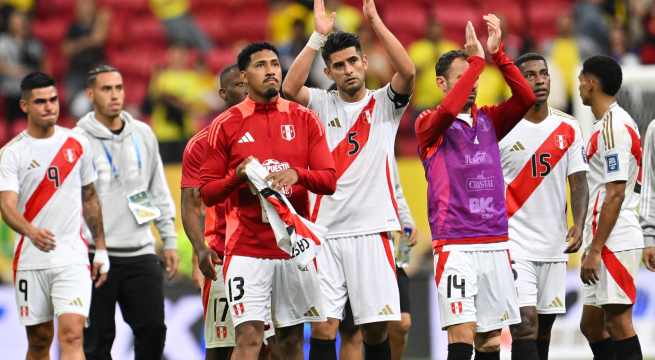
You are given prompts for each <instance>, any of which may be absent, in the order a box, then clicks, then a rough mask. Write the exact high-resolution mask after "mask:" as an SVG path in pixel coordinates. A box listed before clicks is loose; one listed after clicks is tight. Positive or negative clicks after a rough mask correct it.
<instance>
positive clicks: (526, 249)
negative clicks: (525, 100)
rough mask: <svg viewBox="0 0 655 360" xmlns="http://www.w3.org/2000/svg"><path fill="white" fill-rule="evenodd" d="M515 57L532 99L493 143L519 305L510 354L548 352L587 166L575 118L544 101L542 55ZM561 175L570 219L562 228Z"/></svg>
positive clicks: (583, 207) (584, 198) (577, 229)
mask: <svg viewBox="0 0 655 360" xmlns="http://www.w3.org/2000/svg"><path fill="white" fill-rule="evenodd" d="M514 63H515V64H516V66H517V67H518V68H519V69H520V70H521V74H522V75H523V77H525V79H526V80H527V81H528V83H529V84H530V86H531V87H532V91H533V92H534V94H535V96H536V97H537V101H536V103H535V105H533V106H532V108H531V109H530V110H529V111H528V112H527V113H526V114H525V117H524V118H523V120H521V121H520V122H519V123H518V124H517V125H516V126H515V127H514V128H513V129H512V131H510V132H509V133H508V134H507V135H505V137H504V138H503V139H502V140H501V142H500V143H499V147H500V154H501V161H502V166H503V175H504V178H505V189H506V190H505V197H506V200H507V212H508V219H509V239H510V242H509V244H510V251H511V255H512V260H513V261H514V266H513V268H514V274H515V276H516V281H517V287H518V295H519V306H520V311H521V323H520V324H516V325H512V326H510V330H511V332H512V359H516V360H518V359H525V360H533V359H534V360H539V359H541V360H547V359H548V347H549V344H550V332H551V329H552V327H553V323H554V322H555V317H556V314H563V313H565V312H566V307H565V304H564V300H565V297H566V281H565V280H566V261H567V253H571V252H576V251H577V250H578V249H579V248H580V246H581V245H582V229H583V226H584V221H585V216H586V213H587V204H588V203H589V192H588V189H587V177H586V172H587V171H588V170H589V167H588V166H587V157H586V156H587V155H586V153H585V151H584V143H583V139H582V132H581V131H580V126H579V125H578V123H577V121H576V120H575V119H574V118H572V117H571V116H569V115H567V114H565V113H563V112H561V111H558V110H556V109H553V108H551V107H549V106H548V96H549V94H550V75H549V72H548V64H547V62H546V59H545V58H544V57H543V56H541V55H539V54H536V53H527V54H524V55H522V56H520V57H519V58H518V59H516V60H515V61H514ZM567 180H568V181H569V183H570V184H571V207H572V209H573V219H574V224H573V227H571V229H570V230H568V232H567V223H566V181H567ZM567 239H568V240H570V244H569V246H567V243H566V241H567Z"/></svg>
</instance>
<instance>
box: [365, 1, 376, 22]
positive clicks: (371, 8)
mask: <svg viewBox="0 0 655 360" xmlns="http://www.w3.org/2000/svg"><path fill="white" fill-rule="evenodd" d="M362 12H363V13H364V18H365V19H366V21H368V22H371V21H373V20H375V19H378V18H380V15H379V14H378V9H377V8H376V7H375V0H363V1H362Z"/></svg>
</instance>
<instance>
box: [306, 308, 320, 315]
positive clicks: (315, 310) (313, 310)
mask: <svg viewBox="0 0 655 360" xmlns="http://www.w3.org/2000/svg"><path fill="white" fill-rule="evenodd" d="M303 316H321V314H320V313H319V312H318V310H317V309H316V307H314V306H312V307H310V308H309V310H307V312H305V313H304V314H303Z"/></svg>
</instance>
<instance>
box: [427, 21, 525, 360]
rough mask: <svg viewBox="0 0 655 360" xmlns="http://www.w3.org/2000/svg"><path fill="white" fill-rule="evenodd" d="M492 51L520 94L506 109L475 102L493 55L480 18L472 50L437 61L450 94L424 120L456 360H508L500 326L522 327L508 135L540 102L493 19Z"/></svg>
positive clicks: (439, 267)
mask: <svg viewBox="0 0 655 360" xmlns="http://www.w3.org/2000/svg"><path fill="white" fill-rule="evenodd" d="M483 19H484V20H485V22H486V25H487V31H488V34H489V35H488V39H487V49H488V51H489V53H490V54H491V57H492V58H493V61H494V62H495V63H496V65H497V66H498V67H499V68H500V71H501V72H502V73H503V77H504V78H505V81H506V82H507V84H508V85H509V86H510V88H511V90H512V97H511V98H510V99H509V100H507V101H505V102H503V103H502V104H500V105H497V106H484V107H481V108H478V107H477V106H475V97H476V92H477V80H478V77H479V76H480V73H481V72H482V70H483V68H484V63H485V61H484V56H485V55H484V50H483V48H482V45H481V44H480V41H479V40H478V39H477V37H476V35H475V30H474V28H473V25H472V24H471V22H468V24H467V25H466V44H465V49H466V52H464V51H461V50H453V51H450V52H447V53H445V54H444V55H442V56H441V57H440V58H439V60H438V61H437V64H436V69H435V70H436V75H437V85H438V86H439V88H441V89H442V90H443V91H444V93H445V94H446V95H445V98H444V100H443V101H442V102H441V104H439V106H437V107H436V108H435V109H431V110H427V111H425V112H423V113H422V114H421V115H420V116H419V117H418V118H417V119H416V123H415V128H416V135H417V137H418V141H419V151H420V156H421V159H422V161H423V165H424V167H425V172H426V177H427V179H428V210H429V220H430V227H431V230H432V239H433V240H432V243H433V248H434V259H435V281H436V284H437V292H438V301H439V316H440V318H441V326H442V328H443V329H445V330H447V331H448V360H460V359H462V360H463V359H467V360H469V359H470V358H471V354H472V352H473V344H474V343H475V348H476V353H475V358H476V359H478V360H484V359H499V358H500V329H501V328H503V327H504V326H507V325H512V324H516V323H519V322H520V314H519V308H518V301H517V296H516V289H515V287H514V277H513V274H512V269H511V265H510V258H509V251H508V243H507V240H508V233H507V232H508V230H507V210H506V208H505V197H504V194H503V190H504V184H503V173H502V169H501V163H500V153H499V150H498V139H501V138H502V137H503V136H505V135H506V134H507V133H508V132H509V131H510V130H511V129H512V128H513V127H514V125H516V124H517V123H518V122H519V121H520V120H521V119H522V118H523V116H524V115H525V113H526V112H527V111H528V109H530V107H531V106H532V105H533V104H534V102H535V96H534V94H533V92H532V89H530V85H529V84H528V83H527V82H526V81H525V79H523V77H522V76H521V73H520V71H519V69H518V68H517V67H516V66H515V65H514V64H513V63H512V61H511V60H510V59H509V58H508V57H507V56H506V55H505V52H504V50H503V45H502V43H501V27H500V20H499V19H498V18H497V17H496V16H495V15H493V14H488V15H485V16H484V17H483Z"/></svg>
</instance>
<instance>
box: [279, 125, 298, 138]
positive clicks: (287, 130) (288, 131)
mask: <svg viewBox="0 0 655 360" xmlns="http://www.w3.org/2000/svg"><path fill="white" fill-rule="evenodd" d="M280 130H281V131H282V139H284V140H286V141H291V140H293V139H294V138H295V137H296V126H295V125H280Z"/></svg>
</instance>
